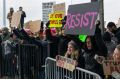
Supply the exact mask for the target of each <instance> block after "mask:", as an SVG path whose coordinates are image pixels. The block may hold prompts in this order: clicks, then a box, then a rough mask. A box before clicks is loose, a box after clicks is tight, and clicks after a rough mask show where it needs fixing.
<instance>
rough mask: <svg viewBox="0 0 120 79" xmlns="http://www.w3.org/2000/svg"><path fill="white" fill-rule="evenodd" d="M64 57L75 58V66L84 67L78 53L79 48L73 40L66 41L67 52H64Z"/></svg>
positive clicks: (82, 59)
mask: <svg viewBox="0 0 120 79" xmlns="http://www.w3.org/2000/svg"><path fill="white" fill-rule="evenodd" d="M65 57H67V58H71V59H73V60H76V66H78V67H80V68H84V58H83V57H82V55H81V54H80V51H79V48H78V46H77V44H76V43H75V42H74V41H73V40H71V41H70V42H69V43H68V48H67V52H66V53H65Z"/></svg>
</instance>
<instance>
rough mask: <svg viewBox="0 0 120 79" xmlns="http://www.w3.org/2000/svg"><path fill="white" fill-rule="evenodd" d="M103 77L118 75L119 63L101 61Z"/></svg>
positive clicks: (119, 70) (119, 71)
mask: <svg viewBox="0 0 120 79" xmlns="http://www.w3.org/2000/svg"><path fill="white" fill-rule="evenodd" d="M103 70H104V75H111V74H112V73H113V72H118V73H120V61H118V62H115V61H114V60H104V61H103Z"/></svg>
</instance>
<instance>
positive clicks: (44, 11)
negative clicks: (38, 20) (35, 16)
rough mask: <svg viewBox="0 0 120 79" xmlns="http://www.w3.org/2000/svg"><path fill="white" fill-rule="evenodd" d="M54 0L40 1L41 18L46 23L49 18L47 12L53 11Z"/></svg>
mask: <svg viewBox="0 0 120 79" xmlns="http://www.w3.org/2000/svg"><path fill="white" fill-rule="evenodd" d="M54 4H55V2H44V3H42V20H43V22H44V23H46V22H47V21H48V20H49V14H50V13H51V12H53V8H52V7H53V5H54Z"/></svg>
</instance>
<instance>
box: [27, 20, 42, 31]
mask: <svg viewBox="0 0 120 79" xmlns="http://www.w3.org/2000/svg"><path fill="white" fill-rule="evenodd" d="M40 26H41V21H40V20H35V21H29V22H27V23H25V28H26V29H30V30H31V32H32V33H36V32H39V31H40Z"/></svg>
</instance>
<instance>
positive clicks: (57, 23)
mask: <svg viewBox="0 0 120 79" xmlns="http://www.w3.org/2000/svg"><path fill="white" fill-rule="evenodd" d="M62 19H63V12H58V13H52V14H49V20H50V26H49V27H50V28H51V27H62Z"/></svg>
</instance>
